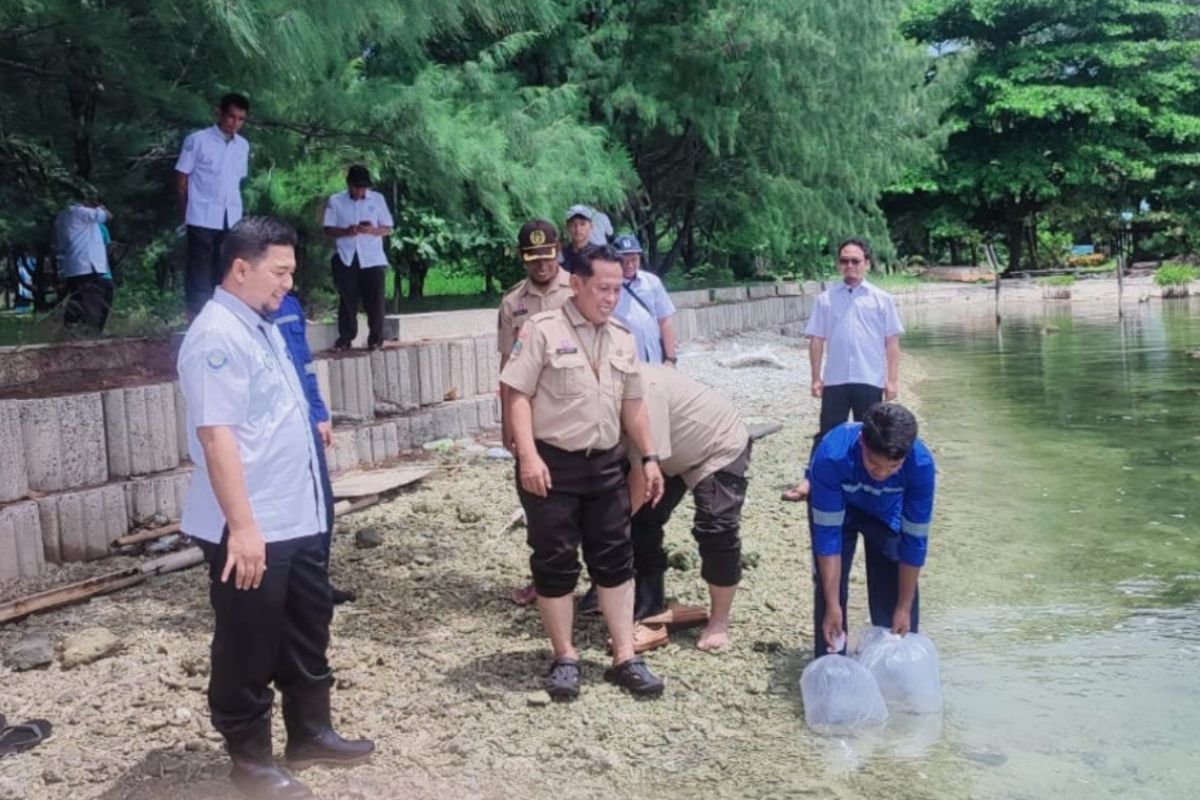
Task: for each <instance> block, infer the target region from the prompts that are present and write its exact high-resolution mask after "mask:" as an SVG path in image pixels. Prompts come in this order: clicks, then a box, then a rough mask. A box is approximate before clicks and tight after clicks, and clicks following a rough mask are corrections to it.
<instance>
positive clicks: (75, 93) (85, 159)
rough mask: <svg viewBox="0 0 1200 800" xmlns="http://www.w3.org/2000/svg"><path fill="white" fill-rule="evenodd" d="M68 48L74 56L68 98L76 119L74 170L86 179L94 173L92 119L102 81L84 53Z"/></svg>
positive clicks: (73, 117)
mask: <svg viewBox="0 0 1200 800" xmlns="http://www.w3.org/2000/svg"><path fill="white" fill-rule="evenodd" d="M68 52H69V53H70V54H71V57H70V58H69V60H68V63H69V64H70V77H69V78H68V79H67V102H68V103H70V106H71V119H72V120H73V122H74V130H73V131H72V136H73V138H74V144H73V146H74V155H75V172H76V174H78V175H79V177H81V178H83V179H84V180H85V181H86V180H91V177H92V122H93V121H94V120H95V118H96V95H97V93H98V91H99V90H98V88H97V87H98V86H99V82H98V80H97V79H96V77H95V76H94V75H91V74H90V72H89V70H90V67H89V66H88V62H87V61H86V60H84V59H83V58H82V54H81V53H77V52H75V51H68Z"/></svg>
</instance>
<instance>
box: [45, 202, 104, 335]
mask: <svg viewBox="0 0 1200 800" xmlns="http://www.w3.org/2000/svg"><path fill="white" fill-rule="evenodd" d="M111 219H112V212H110V211H109V210H108V209H107V208H105V207H104V206H102V205H101V204H100V203H99V201H98V200H97V199H96V198H95V197H89V198H88V199H87V200H85V201H84V202H82V203H74V204H72V205H69V206H67V207H66V208H64V209H63V210H62V211H60V212H59V213H58V216H57V217H56V218H55V220H54V235H55V239H56V243H57V247H58V274H59V276H60V277H62V278H64V279H65V280H66V282H67V297H66V303H67V307H66V313H65V315H64V316H63V324H64V325H66V326H67V327H68V328H73V327H75V326H78V325H81V324H82V325H85V326H87V327H88V328H91V329H92V330H94V331H96V332H97V333H99V332H100V331H103V330H104V323H105V322H107V321H108V312H109V311H110V310H111V309H112V302H113V282H112V276H111V275H110V274H109V272H108V250H107V248H106V247H105V244H104V237H103V235H101V233H100V225H101V224H102V223H105V222H108V221H109V220H111Z"/></svg>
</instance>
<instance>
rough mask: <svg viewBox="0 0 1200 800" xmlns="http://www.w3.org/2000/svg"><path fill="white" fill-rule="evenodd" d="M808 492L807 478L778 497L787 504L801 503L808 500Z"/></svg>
mask: <svg viewBox="0 0 1200 800" xmlns="http://www.w3.org/2000/svg"><path fill="white" fill-rule="evenodd" d="M808 490H809V483H808V478H805V479H804V480H802V481H800V483H798V484H796V485H795V486H793V487H792V488H790V489H788V490H787V491H786V492H784V493H783V494H782V495H780V499H783V500H786V501H787V502H789V503H801V502H804V501H805V500H807V499H808Z"/></svg>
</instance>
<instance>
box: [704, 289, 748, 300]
mask: <svg viewBox="0 0 1200 800" xmlns="http://www.w3.org/2000/svg"><path fill="white" fill-rule="evenodd" d="M747 297H749V294H748V293H747V292H746V287H745V286H725V287H723V288H721V289H713V290H712V299H713V301H714V302H717V303H740V302H741V301H742V300H745V299H746V298H747Z"/></svg>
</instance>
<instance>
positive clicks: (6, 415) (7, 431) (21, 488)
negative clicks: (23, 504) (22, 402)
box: [0, 400, 29, 503]
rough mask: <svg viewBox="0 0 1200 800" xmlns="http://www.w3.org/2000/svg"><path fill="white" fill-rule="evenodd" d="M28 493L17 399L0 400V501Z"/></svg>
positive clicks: (14, 498) (6, 500)
mask: <svg viewBox="0 0 1200 800" xmlns="http://www.w3.org/2000/svg"><path fill="white" fill-rule="evenodd" d="M28 493H29V478H28V476H27V475H26V474H25V443H24V441H23V440H22V437H21V412H20V410H19V409H18V407H17V401H15V400H0V503H7V502H9V501H10V500H16V499H18V498H21V497H24V496H25V495H26V494H28Z"/></svg>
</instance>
